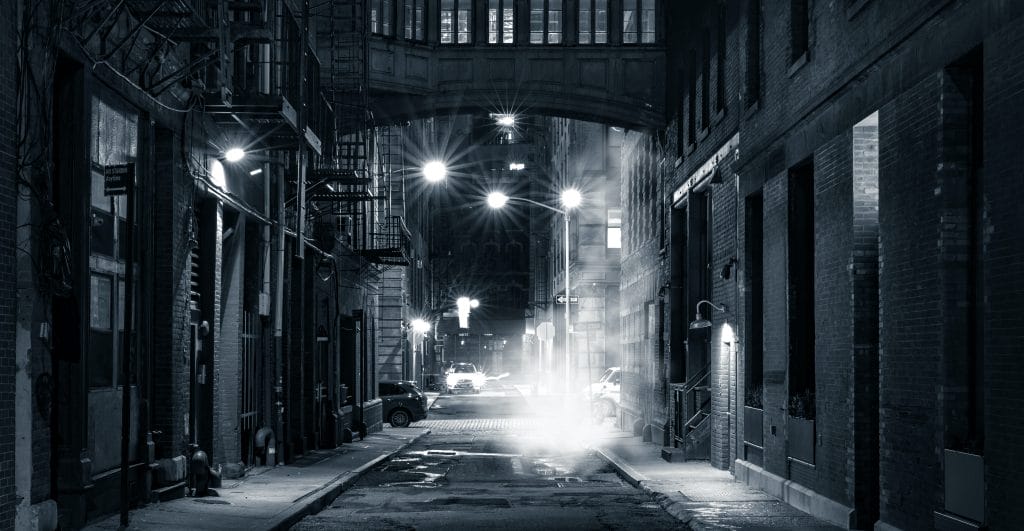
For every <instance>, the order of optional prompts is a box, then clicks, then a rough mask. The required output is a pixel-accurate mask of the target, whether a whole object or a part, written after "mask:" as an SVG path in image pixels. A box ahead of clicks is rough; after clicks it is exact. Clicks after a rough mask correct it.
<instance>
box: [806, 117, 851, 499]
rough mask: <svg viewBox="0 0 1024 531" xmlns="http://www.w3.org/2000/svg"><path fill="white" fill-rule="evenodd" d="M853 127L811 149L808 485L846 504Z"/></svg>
mask: <svg viewBox="0 0 1024 531" xmlns="http://www.w3.org/2000/svg"><path fill="white" fill-rule="evenodd" d="M851 136H852V133H847V134H845V135H840V136H837V137H836V138H835V139H833V140H832V141H831V142H829V143H828V144H826V145H825V146H823V147H822V148H821V149H820V150H818V152H817V153H815V155H814V240H815V241H814V254H815V256H814V272H815V275H814V277H815V278H814V330H815V336H816V341H815V345H814V347H815V348H814V350H815V363H814V370H815V385H816V389H815V396H816V408H817V416H816V419H815V426H814V427H815V430H816V432H817V436H818V442H819V443H820V444H818V445H816V446H815V461H814V462H815V471H814V472H815V476H816V477H815V481H814V484H812V485H807V486H808V487H811V488H814V489H815V490H816V491H818V492H819V493H820V494H823V495H825V496H828V497H830V498H832V499H835V500H837V501H839V502H841V503H844V504H846V505H850V504H851V502H852V500H851V499H850V497H849V496H848V494H847V492H846V476H847V474H848V472H849V471H848V470H847V462H846V451H847V449H846V447H847V444H846V443H847V441H849V440H850V439H851V437H852V435H853V434H852V432H851V430H850V425H849V424H850V422H849V421H850V417H851V406H852V404H851V401H850V398H851V397H850V395H849V391H850V387H851V386H850V380H851V373H852V367H851V365H852V361H853V358H852V354H853V351H852V346H853V308H852V304H851V302H852V294H851V292H852V287H853V286H852V278H851V274H850V270H849V266H850V261H851V259H852V258H853V167H852V160H851V159H852V143H853V142H852V139H851Z"/></svg>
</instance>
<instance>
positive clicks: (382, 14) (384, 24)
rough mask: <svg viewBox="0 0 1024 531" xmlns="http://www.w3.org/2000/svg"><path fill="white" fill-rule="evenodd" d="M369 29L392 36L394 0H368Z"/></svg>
mask: <svg viewBox="0 0 1024 531" xmlns="http://www.w3.org/2000/svg"><path fill="white" fill-rule="evenodd" d="M370 31H371V32H372V33H376V34H378V35H386V36H388V37H394V35H395V0H370Z"/></svg>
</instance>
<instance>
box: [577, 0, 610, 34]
mask: <svg viewBox="0 0 1024 531" xmlns="http://www.w3.org/2000/svg"><path fill="white" fill-rule="evenodd" d="M579 39H580V44H606V43H607V42H608V0H580V21H579Z"/></svg>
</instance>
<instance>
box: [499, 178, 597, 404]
mask: <svg viewBox="0 0 1024 531" xmlns="http://www.w3.org/2000/svg"><path fill="white" fill-rule="evenodd" d="M561 199H562V208H556V207H553V206H551V205H545V204H544V203H539V202H537V201H534V200H532V199H528V198H525V197H509V196H507V195H505V194H503V193H501V192H491V193H490V194H488V195H487V205H488V206H490V207H491V208H494V209H498V208H502V207H504V206H505V205H506V204H508V203H509V202H510V201H517V202H520V203H529V204H531V205H534V206H539V207H541V208H546V209H548V210H550V211H552V212H557V213H559V214H561V215H562V219H563V220H564V221H565V392H566V393H568V392H569V361H570V359H571V353H572V327H571V322H570V317H569V310H570V306H569V301H570V300H571V298H570V297H569V211H570V210H572V209H574V208H576V207H578V206H580V204H582V203H583V195H582V194H580V191H579V190H577V189H575V188H568V189H566V190H563V191H562V195H561Z"/></svg>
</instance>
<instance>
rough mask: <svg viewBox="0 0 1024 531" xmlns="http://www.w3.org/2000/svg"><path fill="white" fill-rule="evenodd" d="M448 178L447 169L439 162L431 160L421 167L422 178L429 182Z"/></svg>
mask: <svg viewBox="0 0 1024 531" xmlns="http://www.w3.org/2000/svg"><path fill="white" fill-rule="evenodd" d="M447 176H448V167H447V166H445V165H444V163H443V162H441V161H439V160H432V161H430V162H428V163H427V164H426V165H425V166H423V178H424V179H426V180H427V181H429V182H432V183H436V182H438V181H443V180H444V178H445V177H447Z"/></svg>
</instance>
